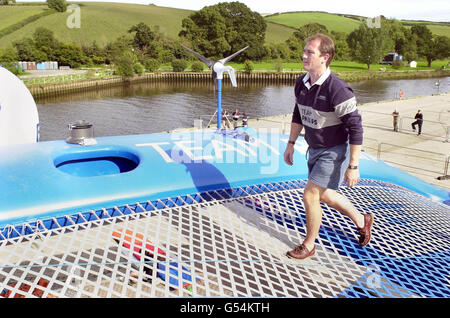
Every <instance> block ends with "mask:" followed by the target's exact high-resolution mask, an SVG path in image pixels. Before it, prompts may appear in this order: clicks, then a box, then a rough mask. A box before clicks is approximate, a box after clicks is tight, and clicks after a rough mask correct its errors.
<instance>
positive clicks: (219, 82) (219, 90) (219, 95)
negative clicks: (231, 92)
mask: <svg viewBox="0 0 450 318" xmlns="http://www.w3.org/2000/svg"><path fill="white" fill-rule="evenodd" d="M221 126H222V80H221V79H218V80H217V130H220V129H221Z"/></svg>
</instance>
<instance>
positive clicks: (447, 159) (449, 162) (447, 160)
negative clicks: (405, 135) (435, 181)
mask: <svg viewBox="0 0 450 318" xmlns="http://www.w3.org/2000/svg"><path fill="white" fill-rule="evenodd" d="M383 145H387V146H393V147H397V148H398V149H405V150H413V151H418V152H421V153H426V154H427V155H429V154H433V155H437V156H442V157H444V170H443V176H448V170H449V165H450V155H448V154H443V153H441V152H433V151H428V150H427V151H425V150H420V149H416V148H409V147H404V146H399V145H396V144H391V143H387V142H380V143H378V148H377V158H378V159H381V153H382V149H381V148H382V146H383ZM403 155H405V154H403ZM412 156H413V157H415V158H421V159H425V160H429V161H440V160H434V159H430V158H427V157H420V156H415V155H412Z"/></svg>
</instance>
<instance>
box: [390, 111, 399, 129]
mask: <svg viewBox="0 0 450 318" xmlns="http://www.w3.org/2000/svg"><path fill="white" fill-rule="evenodd" d="M399 115H400V113H399V112H398V111H397V109H396V110H394V112H393V113H392V118H393V119H394V122H393V125H394V131H398V116H399Z"/></svg>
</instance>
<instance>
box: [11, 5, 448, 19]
mask: <svg viewBox="0 0 450 318" xmlns="http://www.w3.org/2000/svg"><path fill="white" fill-rule="evenodd" d="M17 1H18V2H42V1H45V0H17ZM74 2H122V3H137V4H145V5H147V4H150V3H152V4H155V5H158V6H163V7H170V8H179V9H189V10H200V9H202V8H203V7H205V6H210V5H214V4H217V3H219V2H232V0H228V1H226V0H75V1H74ZM239 2H241V3H245V4H246V5H247V7H249V8H250V9H251V10H252V11H256V12H259V13H261V14H265V13H277V12H288V11H325V12H329V13H347V14H354V15H360V16H364V17H370V18H375V17H377V16H379V15H383V16H385V17H387V18H395V19H405V20H427V21H440V22H450V1H449V0H370V1H363V0H320V1H314V0H313V1H311V0H310V1H301V0H239Z"/></svg>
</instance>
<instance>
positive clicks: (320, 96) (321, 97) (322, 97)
mask: <svg viewBox="0 0 450 318" xmlns="http://www.w3.org/2000/svg"><path fill="white" fill-rule="evenodd" d="M317 99H320V100H323V101H327V97H326V96H323V95H319V96H317Z"/></svg>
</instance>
